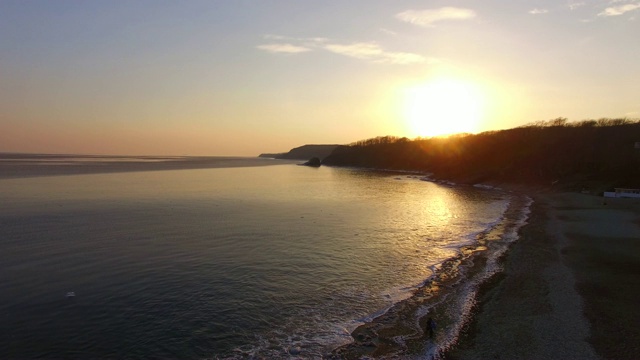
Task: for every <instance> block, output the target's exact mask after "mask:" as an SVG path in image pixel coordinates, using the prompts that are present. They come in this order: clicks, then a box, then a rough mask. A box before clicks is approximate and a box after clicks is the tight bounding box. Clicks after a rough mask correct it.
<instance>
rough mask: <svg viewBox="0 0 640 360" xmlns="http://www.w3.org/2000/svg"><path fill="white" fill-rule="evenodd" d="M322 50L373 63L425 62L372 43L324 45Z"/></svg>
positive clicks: (414, 56) (420, 57)
mask: <svg viewBox="0 0 640 360" xmlns="http://www.w3.org/2000/svg"><path fill="white" fill-rule="evenodd" d="M324 49H325V50H328V51H331V52H332V53H335V54H340V55H344V56H348V57H353V58H356V59H365V60H371V61H372V62H375V63H386V64H402V65H406V64H415V63H423V62H426V61H427V59H426V58H425V57H424V56H422V55H418V54H413V53H406V52H390V51H385V50H384V49H383V48H382V47H381V46H380V45H378V44H376V43H374V42H360V43H353V44H348V45H343V44H326V45H325V46H324Z"/></svg>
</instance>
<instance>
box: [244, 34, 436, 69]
mask: <svg viewBox="0 0 640 360" xmlns="http://www.w3.org/2000/svg"><path fill="white" fill-rule="evenodd" d="M264 38H265V39H268V40H279V41H288V42H287V43H269V44H263V45H258V46H257V48H258V49H260V50H264V51H267V52H270V53H287V54H297V53H302V52H309V51H316V50H320V51H329V52H332V53H334V54H339V55H343V56H347V57H351V58H356V59H361V60H367V61H370V62H373V63H381V64H399V65H407V64H417V63H425V62H428V63H433V62H435V61H436V60H435V59H427V58H425V57H424V56H422V55H419V54H414V53H409V52H393V51H387V50H385V49H384V48H383V47H382V46H380V45H379V44H378V43H376V42H356V43H351V44H341V43H337V42H335V41H331V40H330V39H327V38H323V37H313V38H294V37H288V36H280V35H265V36H264Z"/></svg>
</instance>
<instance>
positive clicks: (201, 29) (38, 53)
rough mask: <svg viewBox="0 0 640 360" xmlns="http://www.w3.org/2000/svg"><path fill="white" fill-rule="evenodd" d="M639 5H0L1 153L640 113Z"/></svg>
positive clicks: (149, 150)
mask: <svg viewBox="0 0 640 360" xmlns="http://www.w3.org/2000/svg"><path fill="white" fill-rule="evenodd" d="M639 59H640V0H631V1H628V0H606V1H603V0H584V1H558V0H553V1H551V0H540V1H503V0H501V1H498V0H484V1H463V0H461V1H406V0H405V1H402V0H396V1H391V0H389V1H364V0H353V1H327V0H324V1H305V0H274V1H270V0H265V1H263V0H255V1H242V0H238V1H230V0H210V1H155V0H154V1H62V0H61V1H25V0H16V1H9V0H2V1H0V152H44V153H88V154H132V155H139V154H140V155H141V154H145V155H165V154H171V155H239V156H254V155H258V154H259V153H261V152H280V151H286V150H289V149H290V148H292V147H295V146H299V145H303V144H312V143H316V144H318V143H319V144H322V143H324V144H332V143H350V142H352V141H356V140H361V139H366V138H370V137H375V136H381V135H396V136H407V137H409V138H415V137H417V136H433V135H439V134H444V133H451V132H480V131H486V130H497V129H505V128H511V127H516V126H520V125H523V124H526V123H530V122H534V121H538V120H548V119H552V118H556V117H567V118H569V120H571V121H574V120H583V119H587V118H596V119H597V118H601V117H629V118H639V117H640V60H639Z"/></svg>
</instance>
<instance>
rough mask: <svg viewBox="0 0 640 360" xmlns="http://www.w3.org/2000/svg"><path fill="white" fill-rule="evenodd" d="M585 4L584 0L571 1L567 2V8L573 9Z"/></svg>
mask: <svg viewBox="0 0 640 360" xmlns="http://www.w3.org/2000/svg"><path fill="white" fill-rule="evenodd" d="M585 5H586V4H585V3H584V2H571V3H569V5H568V6H569V10H571V11H573V10H575V9H577V8H579V7H582V6H585Z"/></svg>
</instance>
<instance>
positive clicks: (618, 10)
mask: <svg viewBox="0 0 640 360" xmlns="http://www.w3.org/2000/svg"><path fill="white" fill-rule="evenodd" d="M637 9H640V2H635V3H633V4H624V5H618V6H611V7H608V8H606V9H604V11H602V12H601V13H599V14H598V16H619V15H622V14H624V13H627V12H629V11H634V10H637Z"/></svg>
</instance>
